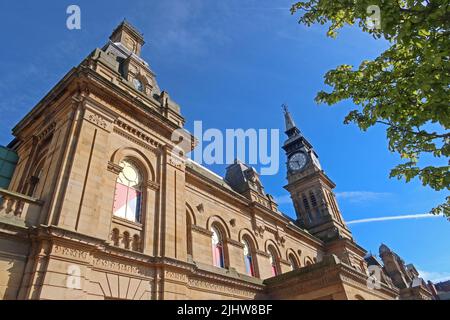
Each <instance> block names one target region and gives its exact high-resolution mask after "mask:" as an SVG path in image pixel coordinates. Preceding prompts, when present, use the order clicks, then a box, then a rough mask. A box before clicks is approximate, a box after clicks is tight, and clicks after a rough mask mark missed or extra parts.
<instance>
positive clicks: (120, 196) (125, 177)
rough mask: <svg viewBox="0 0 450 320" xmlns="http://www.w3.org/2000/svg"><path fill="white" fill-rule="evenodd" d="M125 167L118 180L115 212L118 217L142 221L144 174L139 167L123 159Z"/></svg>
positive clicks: (122, 165) (122, 163)
mask: <svg viewBox="0 0 450 320" xmlns="http://www.w3.org/2000/svg"><path fill="white" fill-rule="evenodd" d="M120 166H121V167H122V168H123V169H122V172H121V173H120V174H119V177H118V178H117V182H116V191H115V195H114V207H113V213H114V215H115V216H116V217H120V218H124V219H127V220H130V221H133V222H141V202H142V187H141V184H142V176H141V174H140V172H139V170H138V169H137V167H136V166H135V165H134V164H133V163H131V162H129V161H122V162H121V163H120Z"/></svg>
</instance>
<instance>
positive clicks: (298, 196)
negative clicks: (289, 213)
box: [283, 105, 352, 241]
mask: <svg viewBox="0 0 450 320" xmlns="http://www.w3.org/2000/svg"><path fill="white" fill-rule="evenodd" d="M283 109H284V117H285V122H286V135H287V140H286V142H285V143H284V145H283V149H284V151H285V152H286V156H287V180H288V185H287V186H285V189H286V190H288V191H289V193H290V194H291V198H292V201H293V203H294V207H295V211H296V213H297V223H298V225H299V226H300V227H302V228H304V229H306V230H308V231H309V232H310V233H311V234H313V235H315V236H317V237H318V238H320V239H322V240H323V241H332V240H336V239H342V238H346V239H352V235H351V233H350V230H349V229H348V228H347V226H346V224H345V222H344V220H343V218H342V215H341V212H340V210H339V208H338V205H337V201H336V196H335V194H334V192H333V189H334V188H335V186H336V185H335V184H334V183H333V181H331V179H330V178H329V177H328V176H327V175H326V174H325V172H324V171H323V170H322V167H321V165H320V162H319V156H318V155H317V153H316V152H315V151H314V148H313V146H312V145H311V143H309V141H308V140H307V139H306V138H305V137H304V136H303V134H302V132H301V131H300V130H299V129H298V128H297V126H296V125H295V123H294V120H293V119H292V116H291V114H290V112H289V110H288V108H287V106H286V105H283Z"/></svg>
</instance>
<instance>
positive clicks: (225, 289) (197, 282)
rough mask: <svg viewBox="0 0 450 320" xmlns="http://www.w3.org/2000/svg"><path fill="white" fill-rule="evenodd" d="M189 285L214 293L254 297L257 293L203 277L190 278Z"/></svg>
mask: <svg viewBox="0 0 450 320" xmlns="http://www.w3.org/2000/svg"><path fill="white" fill-rule="evenodd" d="M188 285H189V286H190V287H191V288H197V289H203V290H205V289H206V290H208V291H211V292H214V293H222V294H231V295H236V296H241V297H254V295H255V293H254V292H252V291H249V290H245V289H240V288H237V287H235V286H227V285H223V284H220V283H216V282H210V281H205V280H201V279H197V278H194V279H189V282H188Z"/></svg>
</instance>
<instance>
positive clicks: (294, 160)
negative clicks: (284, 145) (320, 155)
mask: <svg viewBox="0 0 450 320" xmlns="http://www.w3.org/2000/svg"><path fill="white" fill-rule="evenodd" d="M306 161H307V158H306V155H305V154H304V153H303V152H298V153H295V154H294V155H293V156H291V157H290V158H289V169H291V170H292V171H299V170H301V169H303V168H304V167H305V165H306Z"/></svg>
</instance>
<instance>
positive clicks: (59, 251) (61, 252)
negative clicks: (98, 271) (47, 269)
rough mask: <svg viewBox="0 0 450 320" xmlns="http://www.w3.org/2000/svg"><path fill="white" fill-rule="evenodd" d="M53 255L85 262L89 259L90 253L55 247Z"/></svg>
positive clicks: (59, 246)
mask: <svg viewBox="0 0 450 320" xmlns="http://www.w3.org/2000/svg"><path fill="white" fill-rule="evenodd" d="M52 253H53V254H55V255H57V256H61V257H67V258H72V259H77V260H83V261H87V260H88V259H89V255H90V253H89V252H88V251H85V250H81V249H76V248H69V247H65V246H61V245H55V246H54V247H53V251H52Z"/></svg>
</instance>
